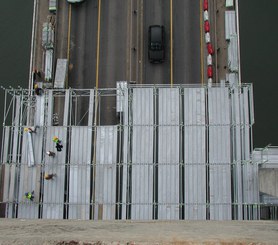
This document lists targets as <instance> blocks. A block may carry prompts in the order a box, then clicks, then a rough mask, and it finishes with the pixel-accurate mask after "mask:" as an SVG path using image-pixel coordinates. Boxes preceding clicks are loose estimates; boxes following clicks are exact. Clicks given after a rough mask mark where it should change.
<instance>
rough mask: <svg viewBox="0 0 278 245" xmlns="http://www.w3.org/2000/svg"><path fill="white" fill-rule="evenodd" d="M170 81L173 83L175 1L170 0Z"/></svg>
mask: <svg viewBox="0 0 278 245" xmlns="http://www.w3.org/2000/svg"><path fill="white" fill-rule="evenodd" d="M170 74H171V75H170V76H171V77H170V81H171V86H172V85H173V1H172V0H170Z"/></svg>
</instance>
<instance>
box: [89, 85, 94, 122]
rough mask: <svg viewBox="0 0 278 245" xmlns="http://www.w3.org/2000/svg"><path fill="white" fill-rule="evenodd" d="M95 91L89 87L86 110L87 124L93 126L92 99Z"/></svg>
mask: <svg viewBox="0 0 278 245" xmlns="http://www.w3.org/2000/svg"><path fill="white" fill-rule="evenodd" d="M94 93H95V91H94V90H93V89H90V98H89V112H88V126H93V122H94V99H95V94H94Z"/></svg>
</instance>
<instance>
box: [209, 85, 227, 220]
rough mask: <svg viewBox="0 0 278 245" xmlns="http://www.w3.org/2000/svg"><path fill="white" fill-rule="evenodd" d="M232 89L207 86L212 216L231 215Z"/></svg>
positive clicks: (213, 217) (214, 217) (212, 217)
mask: <svg viewBox="0 0 278 245" xmlns="http://www.w3.org/2000/svg"><path fill="white" fill-rule="evenodd" d="M229 104H230V102H229V89H228V88H226V87H222V88H221V87H220V88H209V89H208V121H209V163H210V165H209V179H210V219H211V220H229V219H231V158H230V156H231V155H230V149H231V147H230V142H231V141H230V115H229V114H230V111H229Z"/></svg>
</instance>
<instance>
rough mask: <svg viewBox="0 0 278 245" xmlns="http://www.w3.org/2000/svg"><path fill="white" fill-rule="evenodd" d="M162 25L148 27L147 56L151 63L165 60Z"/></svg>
mask: <svg viewBox="0 0 278 245" xmlns="http://www.w3.org/2000/svg"><path fill="white" fill-rule="evenodd" d="M164 42H165V31H164V26H160V25H153V26H150V27H149V44H148V47H149V48H148V57H149V61H150V62H151V63H162V62H164V60H165V43H164Z"/></svg>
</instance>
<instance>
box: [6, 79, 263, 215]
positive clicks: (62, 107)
mask: <svg viewBox="0 0 278 245" xmlns="http://www.w3.org/2000/svg"><path fill="white" fill-rule="evenodd" d="M119 90H120V91H119ZM5 97H6V98H5V115H4V123H3V126H4V128H3V141H2V153H1V170H2V176H3V179H2V185H1V186H2V188H3V201H2V204H3V205H4V207H5V215H6V217H10V218H32V219H36V218H46V219H84V220H88V219H94V220H114V219H122V220H125V219H131V220H154V219H159V220H243V219H245V220H246V219H259V218H260V208H259V194H258V193H259V191H258V175H257V172H256V171H258V170H257V169H258V164H257V163H253V162H252V159H251V154H252V125H253V123H254V115H253V91H252V85H251V84H242V85H241V86H239V87H237V86H228V85H225V84H221V85H220V84H217V85H214V86H212V87H211V86H210V87H208V86H202V85H173V86H171V87H170V86H166V85H142V86H138V85H127V84H126V83H125V85H124V86H117V88H111V89H79V90H78V89H68V90H63V89H59V90H58V89H57V90H55V89H54V90H51V89H49V90H47V89H46V90H44V91H43V94H42V95H33V93H32V92H31V91H28V90H23V89H20V90H18V89H6V90H5ZM116 101H117V105H116V106H115V103H116ZM119 103H120V104H119ZM110 122H116V123H114V124H110ZM26 128H27V129H28V128H34V129H35V132H30V131H28V130H25V129H26ZM54 136H56V137H58V138H59V140H61V144H62V145H63V148H62V151H57V149H56V148H55V143H54V142H53V137H54ZM47 151H51V152H54V153H55V156H48V155H47V154H46V152H47ZM32 159H33V160H32ZM45 173H50V174H51V173H54V174H56V176H54V178H53V179H52V180H46V179H45V178H44V175H45ZM250 183H252V184H250ZM32 191H34V199H33V201H30V200H28V199H26V198H25V197H24V195H25V193H26V192H32Z"/></svg>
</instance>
